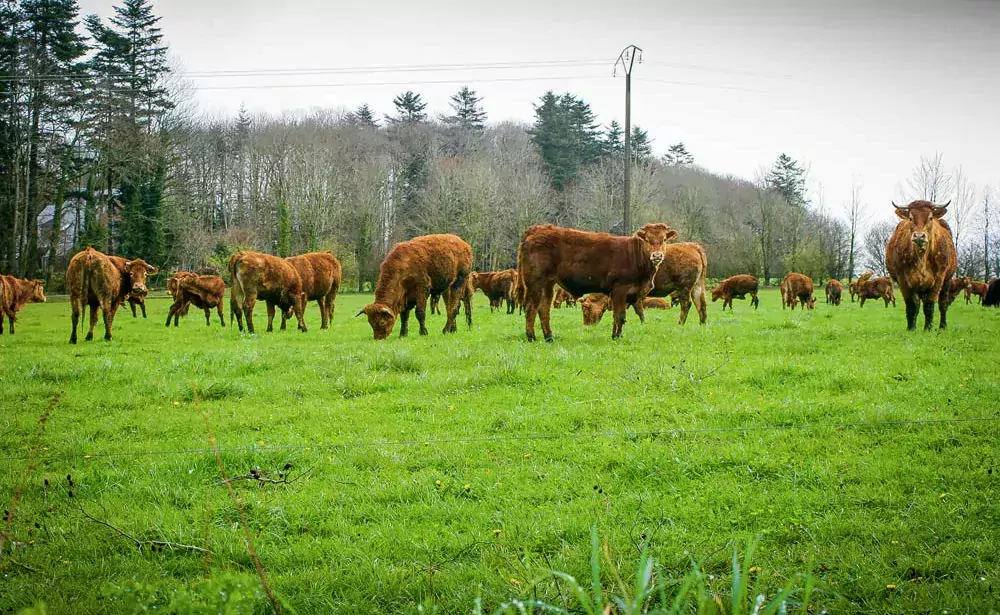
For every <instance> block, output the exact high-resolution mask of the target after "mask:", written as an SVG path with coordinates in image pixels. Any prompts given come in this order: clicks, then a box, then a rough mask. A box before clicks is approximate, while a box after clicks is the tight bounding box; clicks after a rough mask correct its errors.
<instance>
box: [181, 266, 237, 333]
mask: <svg viewBox="0 0 1000 615" xmlns="http://www.w3.org/2000/svg"><path fill="white" fill-rule="evenodd" d="M178 273H187V272H178ZM167 289H168V290H170V294H171V295H172V296H173V298H174V303H173V305H171V306H170V311H168V312H167V326H168V327H169V326H170V319H171V318H173V319H174V326H175V327H176V326H177V319H178V318H179V316H180V314H181V312H182V311H184V310H185V309H186V308H187V306H188V305H189V304H193V305H194V306H195V307H196V308H199V309H202V310H205V325H206V326H209V325H211V324H212V308H215V309H217V310H218V311H219V322H220V323H222V326H223V327H225V326H226V319H225V317H224V316H223V314H222V303H223V301H224V300H225V296H226V283H225V282H223V281H222V278H220V277H219V276H217V275H194V274H187V275H182V276H179V277H178V275H177V274H175V276H174V277H173V278H171V279H170V280H169V281H168V282H167Z"/></svg>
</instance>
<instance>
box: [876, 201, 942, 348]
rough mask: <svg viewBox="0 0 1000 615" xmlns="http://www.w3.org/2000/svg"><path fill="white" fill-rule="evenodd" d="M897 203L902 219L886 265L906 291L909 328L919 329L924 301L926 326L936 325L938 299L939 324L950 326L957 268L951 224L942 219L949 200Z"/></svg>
mask: <svg viewBox="0 0 1000 615" xmlns="http://www.w3.org/2000/svg"><path fill="white" fill-rule="evenodd" d="M949 203H950V201H949ZM893 207H895V209H896V215H897V216H898V217H899V218H900V221H899V224H897V225H896V230H895V231H893V234H892V237H891V238H890V239H889V243H888V244H887V245H886V247H885V265H886V268H887V269H888V270H889V275H891V276H892V280H893V281H895V282H896V284H899V292H900V294H901V295H903V302H904V303H905V304H906V328H907V329H908V330H911V331H912V330H913V329H916V327H917V311H918V310H919V309H920V303H921V302H923V310H924V329H925V330H930V329H931V327H932V326H933V321H934V304H935V303H937V305H938V309H939V311H940V313H941V318H940V324H939V326H940V328H942V329H944V328H946V327H947V326H948V285H949V283H950V282H951V278H952V276H954V275H955V269H956V268H957V259H956V255H955V242H954V240H953V239H952V237H951V228H949V227H948V223H947V222H945V221H944V220H943V219H942V218H943V217H944V215H945V214H946V213H948V203H945V204H944V205H940V206H939V205H935V204H934V203H931V202H928V201H913V202H912V203H910V204H909V205H907V206H906V207H900V206H898V205H896V204H895V203H893Z"/></svg>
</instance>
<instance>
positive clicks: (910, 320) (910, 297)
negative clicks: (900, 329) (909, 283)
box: [903, 292, 920, 331]
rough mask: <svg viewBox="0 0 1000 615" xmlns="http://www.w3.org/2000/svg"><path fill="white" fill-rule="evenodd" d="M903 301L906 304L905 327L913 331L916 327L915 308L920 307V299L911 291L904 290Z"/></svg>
mask: <svg viewBox="0 0 1000 615" xmlns="http://www.w3.org/2000/svg"><path fill="white" fill-rule="evenodd" d="M903 303H904V304H905V305H906V329H907V330H908V331H913V330H914V329H916V328H917V310H918V309H919V308H920V300H919V299H917V296H916V295H915V294H913V293H912V292H904V293H903Z"/></svg>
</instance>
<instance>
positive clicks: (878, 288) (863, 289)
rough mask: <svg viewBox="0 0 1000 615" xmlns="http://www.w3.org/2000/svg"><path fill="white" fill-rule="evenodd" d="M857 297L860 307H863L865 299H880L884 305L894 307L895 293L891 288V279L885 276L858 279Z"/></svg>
mask: <svg viewBox="0 0 1000 615" xmlns="http://www.w3.org/2000/svg"><path fill="white" fill-rule="evenodd" d="M858 298H859V299H860V304H861V307H865V300H866V299H882V300H883V301H885V307H889V304H890V303H892V307H896V295H895V293H894V292H893V288H892V279H891V278H887V277H884V276H883V277H880V278H871V279H870V280H869V279H866V280H860V279H859V281H858Z"/></svg>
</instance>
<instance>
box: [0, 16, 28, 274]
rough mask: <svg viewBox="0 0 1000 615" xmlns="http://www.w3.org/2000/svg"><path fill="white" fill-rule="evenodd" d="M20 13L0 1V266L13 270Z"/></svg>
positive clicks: (20, 82)
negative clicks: (4, 77) (3, 76)
mask: <svg viewBox="0 0 1000 615" xmlns="http://www.w3.org/2000/svg"><path fill="white" fill-rule="evenodd" d="M24 27H25V22H24V15H23V13H22V12H21V7H20V5H19V4H18V3H16V2H6V1H0V74H3V75H7V76H9V78H7V79H0V269H2V270H3V271H6V272H11V273H13V272H16V271H17V265H18V263H17V253H18V250H17V242H18V233H17V232H16V231H17V222H16V221H17V213H18V206H19V203H18V201H17V194H18V188H17V186H18V184H19V182H18V177H17V173H16V171H15V164H14V161H15V159H16V158H17V153H18V148H19V144H18V142H19V138H20V133H19V131H18V125H19V124H20V116H19V105H17V104H15V101H17V100H18V97H19V95H20V94H19V91H20V86H21V84H22V83H23V82H22V81H21V80H20V79H19V77H20V76H21V75H22V73H23V70H22V69H23V66H22V63H21V61H20V53H19V49H20V45H19V42H20V40H21V39H22V36H23V31H24Z"/></svg>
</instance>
